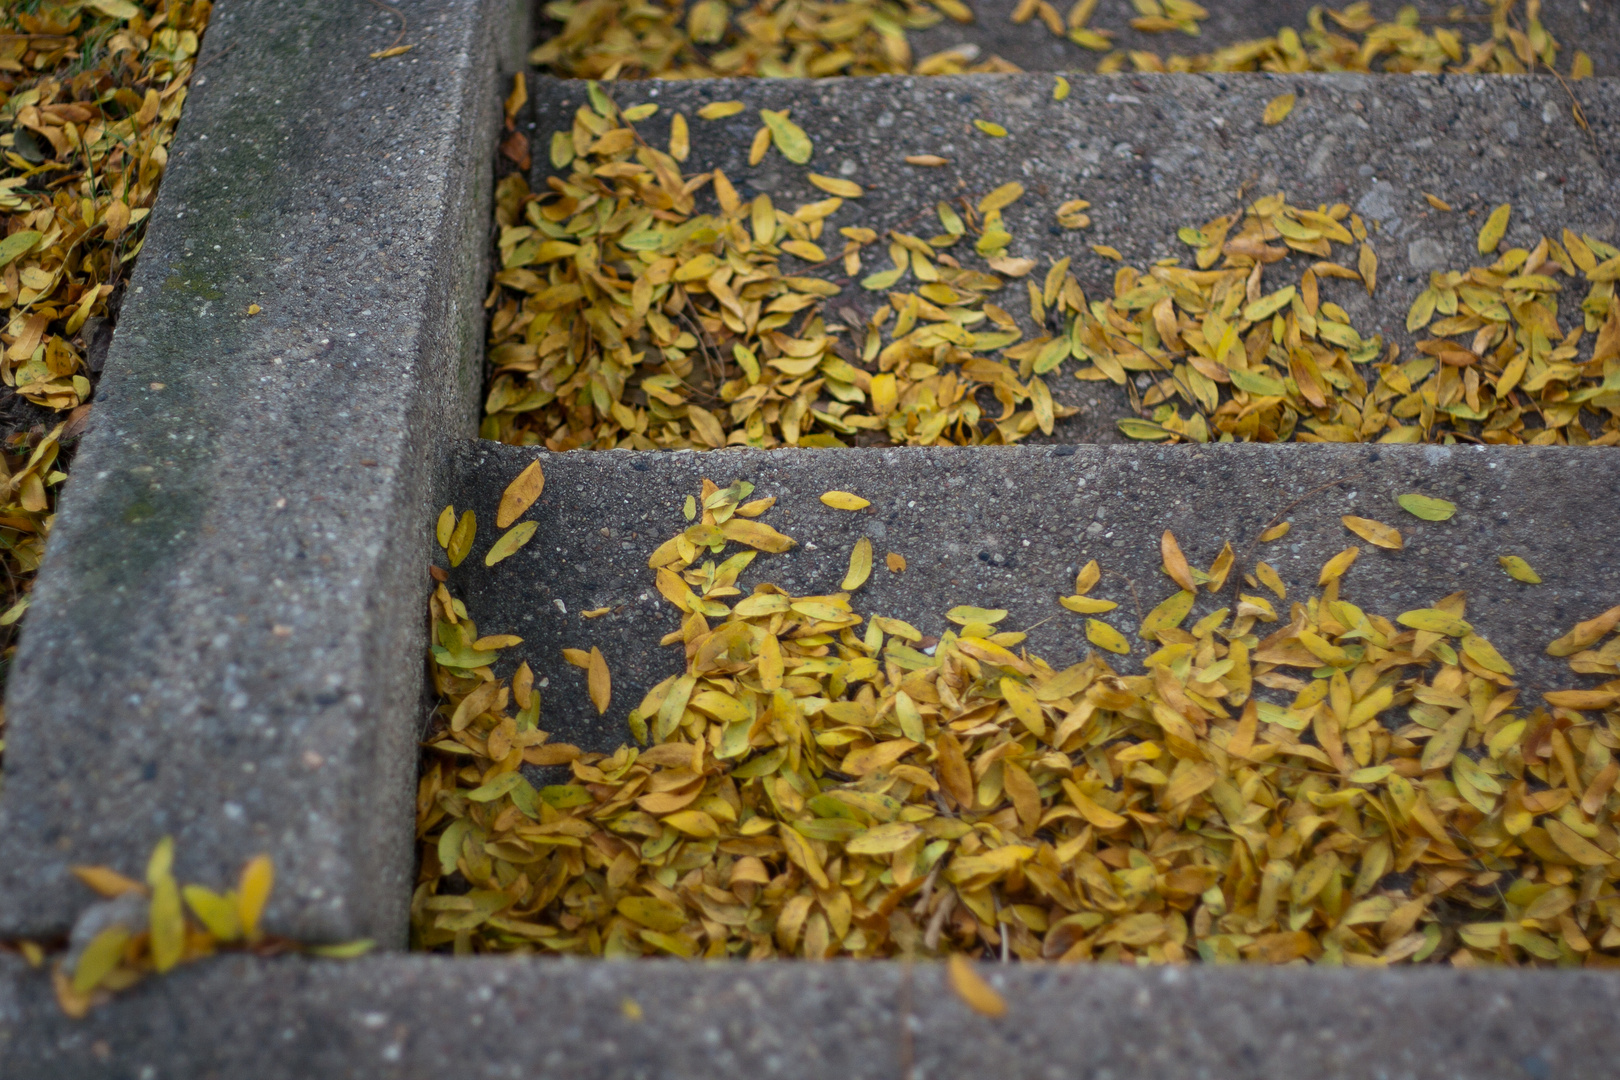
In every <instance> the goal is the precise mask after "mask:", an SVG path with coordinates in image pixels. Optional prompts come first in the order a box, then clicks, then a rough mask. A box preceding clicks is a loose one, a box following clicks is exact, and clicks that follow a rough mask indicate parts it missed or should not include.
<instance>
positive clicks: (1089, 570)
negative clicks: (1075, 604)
mask: <svg viewBox="0 0 1620 1080" xmlns="http://www.w3.org/2000/svg"><path fill="white" fill-rule="evenodd" d="M1101 580H1102V567H1100V566H1098V565H1097V560H1096V559H1092V560H1091V561H1090V562H1088V563H1086V565H1084V566H1082V567H1081V568H1080V572H1079V573H1078V574H1076V575H1074V591H1075V594H1076V595H1078V596H1084V595H1086V593H1088V592H1090V591H1091V590H1092V589H1094V588H1096V586H1097V582H1099V581H1101Z"/></svg>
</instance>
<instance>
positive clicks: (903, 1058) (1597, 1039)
mask: <svg viewBox="0 0 1620 1080" xmlns="http://www.w3.org/2000/svg"><path fill="white" fill-rule="evenodd" d="M21 967H22V965H21V964H20V963H18V962H17V961H15V960H11V961H9V962H5V963H3V964H0V1060H3V1061H4V1062H5V1066H4V1067H5V1074H6V1077H7V1080H34V1078H40V1080H44V1078H50V1080H56V1078H59V1077H64V1076H72V1077H75V1078H79V1077H83V1078H86V1080H99V1078H103V1077H105V1078H109V1080H111V1078H118V1080H124V1078H135V1077H144V1078H147V1080H168V1078H170V1077H187V1078H199V1080H203V1078H210V1080H211V1078H216V1077H217V1078H233V1080H234V1078H237V1077H253V1078H254V1080H307V1078H308V1077H336V1076H345V1077H359V1076H365V1077H379V1078H414V1077H421V1078H424V1080H427V1078H431V1080H445V1078H449V1077H455V1078H460V1077H518V1076H545V1077H567V1078H569V1080H594V1078H599V1077H600V1078H603V1080H606V1078H610V1077H611V1078H614V1080H642V1078H649V1080H650V1078H655V1077H660V1078H661V1077H670V1078H687V1077H690V1078H703V1080H730V1078H733V1077H736V1078H739V1080H744V1078H746V1080H762V1078H771V1080H776V1078H780V1080H796V1078H801V1077H802V1078H810V1077H816V1078H825V1077H839V1078H848V1080H868V1078H870V1080H895V1078H907V1077H909V1078H912V1080H944V1078H952V1077H962V1078H974V1080H983V1078H985V1077H998V1078H999V1077H1008V1078H1023V1077H1029V1078H1031V1080H1035V1078H1040V1080H1047V1078H1053V1080H1057V1078H1062V1080H1070V1078H1073V1080H1127V1078H1128V1080H1307V1078H1308V1080H1368V1078H1379V1080H1461V1078H1466V1080H1550V1078H1555V1077H1556V1078H1558V1080H1607V1078H1608V1077H1612V1076H1613V1075H1614V1060H1615V1056H1616V1054H1617V1053H1620V1029H1617V1028H1616V1026H1615V1023H1614V1016H1615V1013H1616V1010H1617V1009H1620V979H1616V977H1615V976H1613V975H1609V974H1602V973H1592V972H1576V971H1568V972H1560V971H1509V970H1502V969H1498V970H1494V971H1486V970H1474V971H1462V970H1455V969H1449V968H1433V967H1431V968H1424V969H1411V968H1407V969H1400V970H1393V971H1384V972H1376V971H1345V970H1333V969H1327V968H1302V967H1293V968H1269V969H1268V968H1233V967H1190V968H1160V969H1131V968H1124V967H1104V966H1092V965H1075V966H1054V965H1040V964H1018V965H1010V966H1006V967H999V966H991V965H986V966H983V967H981V971H982V972H983V973H984V974H985V976H986V977H987V978H988V979H989V981H990V982H991V984H992V985H994V986H995V987H996V988H997V989H998V990H1000V992H1001V993H1002V994H1003V995H1004V997H1005V998H1006V1001H1007V1015H1006V1016H1005V1017H1004V1018H1001V1019H989V1018H986V1017H983V1016H979V1015H977V1014H975V1013H973V1012H970V1011H969V1010H968V1009H967V1007H966V1006H965V1005H964V1004H963V1003H962V1002H961V1000H960V999H958V998H957V997H956V995H955V994H953V993H952V992H951V991H950V989H949V988H948V987H947V986H946V984H945V979H944V977H943V975H944V973H943V971H942V970H941V968H940V966H939V965H938V964H919V965H917V966H916V967H915V968H914V969H912V970H911V971H910V972H909V973H908V971H907V969H906V968H905V967H904V966H902V965H901V964H899V963H892V962H889V963H857V962H841V963H831V964H810V963H799V962H787V963H765V964H755V965H750V964H742V963H737V962H726V963H719V964H695V963H690V964H689V963H681V962H679V961H658V960H648V961H638V962H612V961H595V962H591V961H586V962H579V961H566V960H537V959H533V958H529V959H493V958H483V959H453V958H450V957H434V956H420V955H417V956H381V957H375V958H368V959H363V960H359V961H355V962H353V963H331V962H328V963H312V962H309V961H305V960H299V959H296V958H284V959H280V960H272V961H255V960H251V959H243V958H229V959H219V960H214V961H208V962H205V963H203V964H200V965H198V966H197V967H194V968H186V969H181V970H179V971H177V972H175V973H173V974H172V975H170V976H168V977H166V978H163V979H157V980H153V981H150V982H148V983H146V984H145V985H143V986H141V987H139V988H137V989H136V990H134V991H133V992H131V993H129V994H128V995H127V996H124V997H121V998H119V999H117V1000H115V1001H114V1002H113V1003H111V1004H110V1005H106V1006H104V1007H102V1008H100V1009H98V1010H97V1011H96V1012H94V1013H92V1014H91V1016H90V1018H89V1019H87V1020H85V1021H80V1022H75V1021H71V1020H66V1019H64V1018H63V1017H62V1016H61V1015H60V1014H59V1013H57V1012H56V1007H55V1005H54V1003H52V1002H51V1000H50V992H49V988H48V987H47V986H46V983H45V979H44V977H43V976H42V975H40V974H37V973H25V972H23V971H20V970H19V969H20V968H21ZM627 1002H634V1003H635V1005H636V1006H638V1007H639V1008H640V1011H641V1016H640V1018H639V1019H632V1018H631V1017H630V1016H627V1015H626V1011H627V1008H628V1006H627Z"/></svg>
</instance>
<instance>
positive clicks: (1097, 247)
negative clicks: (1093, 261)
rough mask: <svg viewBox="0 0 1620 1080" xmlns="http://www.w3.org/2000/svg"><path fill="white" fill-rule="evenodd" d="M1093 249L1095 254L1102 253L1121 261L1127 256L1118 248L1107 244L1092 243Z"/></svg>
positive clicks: (1106, 256) (1104, 256)
mask: <svg viewBox="0 0 1620 1080" xmlns="http://www.w3.org/2000/svg"><path fill="white" fill-rule="evenodd" d="M1091 250H1092V253H1093V254H1096V255H1100V256H1102V257H1103V258H1105V259H1112V260H1114V261H1115V262H1119V261H1120V260H1122V259H1124V258H1125V256H1123V255H1121V254H1120V253H1119V249H1118V248H1111V247H1109V246H1108V245H1107V244H1092V245H1091Z"/></svg>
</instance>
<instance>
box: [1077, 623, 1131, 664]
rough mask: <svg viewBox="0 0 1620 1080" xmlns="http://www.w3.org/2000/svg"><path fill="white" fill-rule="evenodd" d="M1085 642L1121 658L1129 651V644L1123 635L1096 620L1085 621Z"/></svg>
mask: <svg viewBox="0 0 1620 1080" xmlns="http://www.w3.org/2000/svg"><path fill="white" fill-rule="evenodd" d="M1086 640H1087V641H1089V642H1091V643H1092V644H1093V645H1095V646H1097V647H1098V648H1099V649H1107V650H1108V651H1109V652H1111V653H1118V654H1120V655H1121V656H1124V655H1125V654H1126V653H1128V652H1130V651H1131V643H1130V642H1128V641H1126V640H1125V635H1124V634H1122V633H1120V632H1119V631H1118V630H1115V629H1114V628H1113V627H1112V626H1109V625H1108V624H1107V623H1105V622H1101V621H1099V620H1097V619H1087V620H1086Z"/></svg>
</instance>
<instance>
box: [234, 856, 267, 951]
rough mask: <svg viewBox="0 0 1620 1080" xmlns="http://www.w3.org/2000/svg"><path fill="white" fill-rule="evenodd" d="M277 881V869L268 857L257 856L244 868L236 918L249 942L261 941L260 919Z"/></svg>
mask: <svg viewBox="0 0 1620 1080" xmlns="http://www.w3.org/2000/svg"><path fill="white" fill-rule="evenodd" d="M275 881H276V872H275V867H273V866H272V865H271V864H270V856H268V855H255V856H254V857H253V858H251V859H249V860H248V864H247V865H246V866H244V867H243V868H242V880H241V883H240V884H239V885H238V886H237V889H236V917H237V921H238V922H240V923H241V924H242V936H243V937H245V938H247V939H248V940H249V941H257V940H258V939H259V917H260V916H262V915H263V914H264V905H265V903H266V902H267V901H268V900H269V899H270V889H271V887H272V886H274V885H275Z"/></svg>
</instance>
